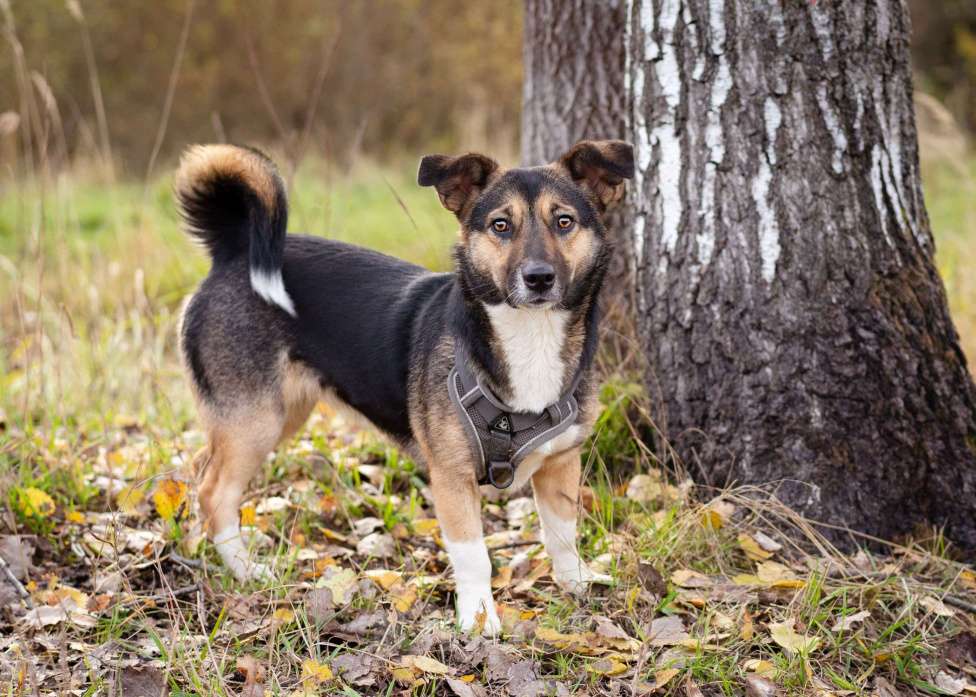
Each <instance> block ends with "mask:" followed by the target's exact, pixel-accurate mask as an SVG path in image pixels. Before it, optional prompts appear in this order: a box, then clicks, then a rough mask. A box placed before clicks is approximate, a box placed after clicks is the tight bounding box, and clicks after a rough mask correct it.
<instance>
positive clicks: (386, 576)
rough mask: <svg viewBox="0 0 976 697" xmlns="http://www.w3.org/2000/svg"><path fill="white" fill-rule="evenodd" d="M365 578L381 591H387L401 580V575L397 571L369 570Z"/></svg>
mask: <svg viewBox="0 0 976 697" xmlns="http://www.w3.org/2000/svg"><path fill="white" fill-rule="evenodd" d="M366 578H368V579H369V580H370V581H372V582H373V583H375V584H376V585H377V586H379V587H380V588H382V589H383V590H385V591H388V590H390V589H391V588H392V587H393V586H394V585H396V583H397V582H398V581H399V580H400V579H401V578H403V574H401V573H400V572H399V571H390V570H389V569H370V570H369V571H367V572H366Z"/></svg>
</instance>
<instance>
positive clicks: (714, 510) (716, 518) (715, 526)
mask: <svg viewBox="0 0 976 697" xmlns="http://www.w3.org/2000/svg"><path fill="white" fill-rule="evenodd" d="M733 513H735V506H733V505H732V504H731V503H729V502H728V501H712V502H711V503H709V504H708V506H706V507H705V509H704V510H703V511H702V525H704V526H705V527H706V528H711V529H712V530H721V529H722V527H723V526H724V525H725V524H726V523H727V522H728V521H729V520H731V518H732V514H733Z"/></svg>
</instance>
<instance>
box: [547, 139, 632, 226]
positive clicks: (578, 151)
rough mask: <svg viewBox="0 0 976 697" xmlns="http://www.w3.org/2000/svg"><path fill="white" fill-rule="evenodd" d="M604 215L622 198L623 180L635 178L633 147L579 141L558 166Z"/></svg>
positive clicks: (606, 141)
mask: <svg viewBox="0 0 976 697" xmlns="http://www.w3.org/2000/svg"><path fill="white" fill-rule="evenodd" d="M557 164H558V165H559V166H560V167H562V168H563V169H565V170H566V172H567V173H568V174H569V176H570V177H572V179H573V181H575V182H576V183H577V184H579V185H580V186H582V187H583V188H584V189H586V190H587V191H588V192H589V193H590V194H591V195H592V198H593V200H594V202H595V203H596V204H597V207H598V208H599V210H600V212H601V213H602V212H605V211H607V210H609V209H610V208H612V207H613V206H614V205H616V204H617V203H618V202H619V201H620V200H621V199H622V198H623V197H624V191H625V186H624V181H623V180H624V179H632V178H633V176H634V146H633V145H631V144H630V143H625V142H624V141H622V140H582V141H580V142H579V143H577V144H576V145H574V146H573V147H572V148H570V149H569V152H567V153H566V154H565V155H563V156H562V157H560V158H559V161H558V163H557Z"/></svg>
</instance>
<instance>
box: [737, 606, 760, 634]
mask: <svg viewBox="0 0 976 697" xmlns="http://www.w3.org/2000/svg"><path fill="white" fill-rule="evenodd" d="M755 633H756V627H755V625H754V624H753V623H752V615H750V614H749V609H748V608H744V609H743V610H742V628H741V629H740V630H739V638H740V639H742V640H743V641H752V637H753V636H754V635H755Z"/></svg>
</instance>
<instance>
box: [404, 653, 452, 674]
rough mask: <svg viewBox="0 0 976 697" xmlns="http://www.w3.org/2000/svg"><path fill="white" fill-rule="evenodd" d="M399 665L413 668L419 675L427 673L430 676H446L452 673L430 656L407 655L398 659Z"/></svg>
mask: <svg viewBox="0 0 976 697" xmlns="http://www.w3.org/2000/svg"><path fill="white" fill-rule="evenodd" d="M400 665H401V666H403V667H405V668H414V669H415V670H418V671H420V672H421V673H429V674H431V675H447V674H448V673H451V672H452V671H451V669H450V668H448V667H447V666H446V665H444V664H443V663H441V662H440V661H438V660H437V659H436V658H431V657H430V656H413V655H410V654H407V655H405V656H402V657H401V658H400Z"/></svg>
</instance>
